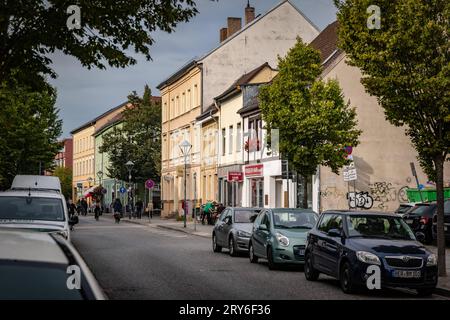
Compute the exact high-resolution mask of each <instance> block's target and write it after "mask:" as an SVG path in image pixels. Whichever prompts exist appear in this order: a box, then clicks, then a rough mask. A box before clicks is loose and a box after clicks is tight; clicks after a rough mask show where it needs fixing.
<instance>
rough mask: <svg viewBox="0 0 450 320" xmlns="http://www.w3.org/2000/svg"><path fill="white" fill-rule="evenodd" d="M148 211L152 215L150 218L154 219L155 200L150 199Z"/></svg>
mask: <svg viewBox="0 0 450 320" xmlns="http://www.w3.org/2000/svg"><path fill="white" fill-rule="evenodd" d="M147 212H148V214H149V216H150V219H153V202H152V201H150V202H149V203H148V205H147Z"/></svg>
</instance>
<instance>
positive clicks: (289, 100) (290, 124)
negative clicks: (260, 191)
mask: <svg viewBox="0 0 450 320" xmlns="http://www.w3.org/2000/svg"><path fill="white" fill-rule="evenodd" d="M278 69H279V73H278V75H277V76H276V77H275V79H274V80H273V82H272V83H271V84H270V85H268V86H265V87H263V88H261V92H260V105H261V112H262V116H263V119H264V121H265V122H266V126H267V129H268V130H269V132H270V130H271V129H279V149H280V152H281V154H282V155H283V158H285V159H287V160H289V167H290V168H293V169H295V170H296V171H297V172H298V173H299V174H300V175H301V176H302V177H303V180H304V182H305V183H304V190H305V192H304V199H303V207H307V199H308V194H307V184H308V182H309V177H310V176H311V175H313V174H315V173H316V171H317V167H318V166H320V165H322V166H328V167H330V168H331V170H332V171H333V172H334V173H336V174H338V172H339V169H340V168H341V167H342V166H344V165H345V164H346V163H347V160H346V158H345V151H344V148H345V147H346V146H356V145H358V137H359V135H360V131H359V130H357V129H356V125H357V122H356V113H355V110H354V109H353V108H351V107H350V105H349V104H348V103H346V102H345V101H344V98H343V94H342V91H341V89H340V87H339V84H338V82H337V81H335V80H330V81H327V82H324V81H322V80H321V79H320V75H321V72H322V68H321V63H320V54H319V52H318V51H317V50H315V49H313V48H311V47H309V46H307V45H306V44H305V43H303V42H302V40H301V39H298V40H297V43H296V45H295V46H294V47H293V48H292V49H290V50H289V52H288V54H287V55H286V57H284V58H279V59H278Z"/></svg>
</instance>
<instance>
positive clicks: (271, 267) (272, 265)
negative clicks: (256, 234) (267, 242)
mask: <svg viewBox="0 0 450 320" xmlns="http://www.w3.org/2000/svg"><path fill="white" fill-rule="evenodd" d="M267 261H268V262H269V270H276V269H277V264H276V263H275V262H274V261H273V251H272V247H268V248H267Z"/></svg>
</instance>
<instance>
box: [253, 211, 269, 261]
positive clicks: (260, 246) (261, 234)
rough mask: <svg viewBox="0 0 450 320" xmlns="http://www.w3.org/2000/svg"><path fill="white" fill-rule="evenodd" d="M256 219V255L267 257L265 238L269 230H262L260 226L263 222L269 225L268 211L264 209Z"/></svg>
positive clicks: (254, 238) (254, 236) (254, 242)
mask: <svg viewBox="0 0 450 320" xmlns="http://www.w3.org/2000/svg"><path fill="white" fill-rule="evenodd" d="M256 219H257V220H256V221H255V226H254V231H253V250H254V252H255V254H256V255H258V256H260V257H265V239H266V236H267V231H265V230H261V229H260V226H261V225H263V224H264V225H267V211H266V210H264V211H262V212H261V213H260V214H259V216H258V218H256Z"/></svg>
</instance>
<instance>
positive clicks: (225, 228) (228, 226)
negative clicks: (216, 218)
mask: <svg viewBox="0 0 450 320" xmlns="http://www.w3.org/2000/svg"><path fill="white" fill-rule="evenodd" d="M233 211H234V210H233V209H228V211H227V213H226V214H225V217H224V218H223V231H222V236H223V238H222V241H223V246H224V247H226V248H227V247H228V236H229V234H230V231H231V229H232V228H233V215H234V212H233ZM227 221H230V223H228V222H227Z"/></svg>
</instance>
